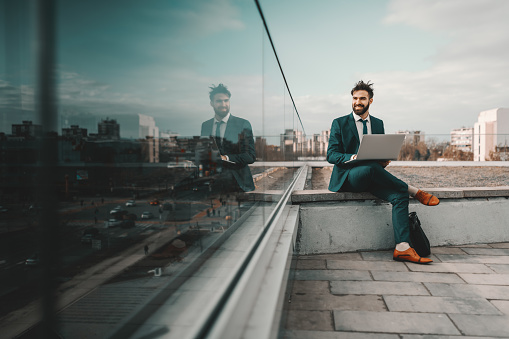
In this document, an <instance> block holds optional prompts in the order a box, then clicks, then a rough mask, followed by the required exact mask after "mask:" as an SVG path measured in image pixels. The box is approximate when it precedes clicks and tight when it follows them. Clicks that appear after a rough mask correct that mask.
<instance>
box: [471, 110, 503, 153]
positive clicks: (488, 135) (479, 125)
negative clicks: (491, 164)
mask: <svg viewBox="0 0 509 339" xmlns="http://www.w3.org/2000/svg"><path fill="white" fill-rule="evenodd" d="M508 139H509V108H494V109H490V110H487V111H483V112H481V113H479V117H478V119H477V122H476V123H475V125H474V142H473V144H474V161H489V160H508V153H509V152H508V147H509V145H508V143H509V140H508Z"/></svg>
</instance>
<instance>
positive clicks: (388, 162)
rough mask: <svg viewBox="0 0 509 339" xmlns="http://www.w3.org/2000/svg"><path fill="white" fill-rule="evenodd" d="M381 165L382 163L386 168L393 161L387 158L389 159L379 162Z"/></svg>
mask: <svg viewBox="0 0 509 339" xmlns="http://www.w3.org/2000/svg"><path fill="white" fill-rule="evenodd" d="M378 163H379V164H380V165H382V167H383V168H386V167H387V165H389V164H390V163H391V161H390V160H387V161H379V162H378Z"/></svg>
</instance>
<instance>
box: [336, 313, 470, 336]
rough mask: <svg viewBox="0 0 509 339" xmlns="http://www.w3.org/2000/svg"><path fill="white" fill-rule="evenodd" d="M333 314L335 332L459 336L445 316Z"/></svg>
mask: <svg viewBox="0 0 509 339" xmlns="http://www.w3.org/2000/svg"><path fill="white" fill-rule="evenodd" d="M333 314H334V326H335V329H336V330H337V331H355V332H357V331H359V332H361V331H362V332H363V331H366V332H382V333H383V332H385V333H414V334H448V335H451V334H457V335H459V334H460V332H458V330H457V329H456V327H455V326H454V324H453V323H452V322H451V321H450V320H449V318H448V317H447V315H445V314H429V313H428V314H426V313H408V312H407V313H399V312H367V311H336V310H335V311H334V312H333Z"/></svg>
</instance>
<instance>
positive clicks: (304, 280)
mask: <svg viewBox="0 0 509 339" xmlns="http://www.w3.org/2000/svg"><path fill="white" fill-rule="evenodd" d="M431 258H432V259H433V260H434V262H433V263H432V264H430V265H417V264H412V263H402V262H396V261H393V260H392V252H389V251H373V252H355V253H342V254H322V255H308V256H298V258H297V270H296V273H295V277H294V281H293V288H292V292H291V302H290V303H288V310H287V313H286V314H285V315H286V324H285V329H284V330H283V331H282V335H281V337H282V338H293V339H297V338H298V339H301V338H317V339H321V338H354V339H356V338H359V339H360V338H377V339H378V338H382V339H383V338H403V339H410V338H411V339H418V338H421V339H424V338H457V337H462V338H509V243H497V244H479V245H467V246H451V247H435V248H432V255H431Z"/></svg>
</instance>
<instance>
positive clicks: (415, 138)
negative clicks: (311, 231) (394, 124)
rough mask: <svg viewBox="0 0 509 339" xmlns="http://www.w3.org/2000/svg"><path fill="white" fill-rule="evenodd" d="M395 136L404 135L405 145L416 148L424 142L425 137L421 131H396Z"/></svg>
mask: <svg viewBox="0 0 509 339" xmlns="http://www.w3.org/2000/svg"><path fill="white" fill-rule="evenodd" d="M395 134H405V144H407V145H413V146H417V145H419V143H420V142H425V141H426V140H425V135H424V132H422V131H397V132H396V133H395Z"/></svg>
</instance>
